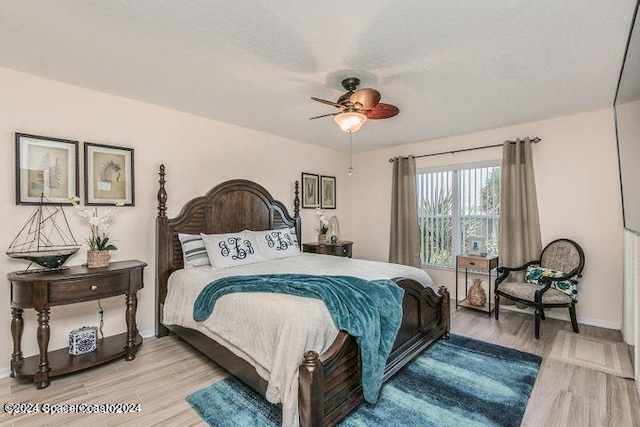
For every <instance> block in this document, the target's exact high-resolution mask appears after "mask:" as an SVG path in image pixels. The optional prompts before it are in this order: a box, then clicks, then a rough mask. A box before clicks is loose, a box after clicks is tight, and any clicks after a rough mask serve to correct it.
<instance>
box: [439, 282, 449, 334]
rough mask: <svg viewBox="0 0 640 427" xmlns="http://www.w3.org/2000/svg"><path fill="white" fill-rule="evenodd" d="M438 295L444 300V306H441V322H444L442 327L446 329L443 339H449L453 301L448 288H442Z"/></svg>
mask: <svg viewBox="0 0 640 427" xmlns="http://www.w3.org/2000/svg"><path fill="white" fill-rule="evenodd" d="M438 295H440V298H442V304H441V305H440V321H441V322H442V326H443V327H444V334H442V339H444V340H448V339H449V329H450V325H451V323H450V319H451V309H450V308H449V307H450V305H451V300H450V299H449V298H450V297H449V290H448V289H447V287H446V286H440V288H439V289H438Z"/></svg>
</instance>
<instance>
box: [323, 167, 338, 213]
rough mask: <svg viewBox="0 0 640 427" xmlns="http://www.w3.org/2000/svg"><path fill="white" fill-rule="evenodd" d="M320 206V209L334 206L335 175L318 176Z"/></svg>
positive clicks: (333, 207)
mask: <svg viewBox="0 0 640 427" xmlns="http://www.w3.org/2000/svg"><path fill="white" fill-rule="evenodd" d="M320 189H321V190H320V207H321V208H322V209H335V208H336V177H335V176H325V175H323V176H321V177H320Z"/></svg>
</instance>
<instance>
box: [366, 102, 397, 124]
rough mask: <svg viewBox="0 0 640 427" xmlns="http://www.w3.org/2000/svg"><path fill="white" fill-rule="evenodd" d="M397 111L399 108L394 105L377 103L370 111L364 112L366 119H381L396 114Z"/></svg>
mask: <svg viewBox="0 0 640 427" xmlns="http://www.w3.org/2000/svg"><path fill="white" fill-rule="evenodd" d="M399 112H400V109H399V108H398V107H396V106H395V105H391V104H384V103H379V104H378V105H376V106H375V107H373V108H372V109H371V110H370V111H368V112H366V113H365V115H366V116H367V118H368V119H372V120H381V119H388V118H390V117H393V116H397V115H398V113H399Z"/></svg>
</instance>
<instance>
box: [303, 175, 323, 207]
mask: <svg viewBox="0 0 640 427" xmlns="http://www.w3.org/2000/svg"><path fill="white" fill-rule="evenodd" d="M318 206H320V177H319V176H318V175H316V174H313V173H306V172H302V208H303V209H315V208H317V207H318Z"/></svg>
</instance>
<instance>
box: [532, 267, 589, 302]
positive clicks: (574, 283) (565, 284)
mask: <svg viewBox="0 0 640 427" xmlns="http://www.w3.org/2000/svg"><path fill="white" fill-rule="evenodd" d="M565 274H567V273H565V272H563V271H558V270H553V269H551V268H543V267H540V266H539V265H530V266H529V267H527V274H526V275H525V278H524V280H525V281H526V282H527V283H533V284H535V285H537V284H540V279H541V278H543V277H561V276H564V275H565ZM551 287H552V288H554V289H557V290H558V291H560V292H563V293H565V294H567V295H568V296H569V297H570V298H571V299H572V300H573V302H578V278H577V277H576V276H574V277H572V278H571V279H569V280H562V281H558V282H552V284H551Z"/></svg>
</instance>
